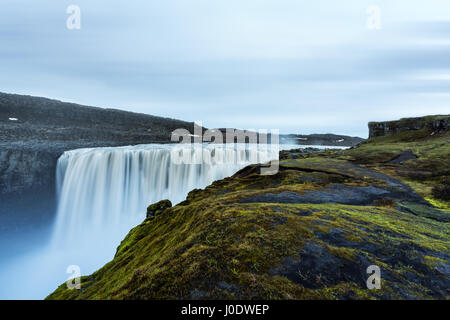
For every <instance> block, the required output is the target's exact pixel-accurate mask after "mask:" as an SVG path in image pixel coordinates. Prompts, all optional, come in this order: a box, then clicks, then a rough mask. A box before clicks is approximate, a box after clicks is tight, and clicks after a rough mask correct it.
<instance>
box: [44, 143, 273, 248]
mask: <svg viewBox="0 0 450 320" xmlns="http://www.w3.org/2000/svg"><path fill="white" fill-rule="evenodd" d="M180 149H181V150H182V151H183V152H184V155H185V156H186V155H189V158H188V160H186V161H182V160H180V159H179V156H178V155H179V154H178V153H176V152H175V150H177V151H179V150H180ZM205 152H206V153H205ZM205 154H212V155H213V157H212V159H211V158H207V157H205ZM277 156H278V149H271V148H266V147H264V148H263V147H260V146H258V145H230V146H226V145H218V144H209V145H138V146H129V147H115V148H92V149H79V150H72V151H67V152H65V153H64V154H63V155H62V156H61V157H60V159H59V161H58V165H57V189H58V197H59V204H58V212H57V220H56V224H55V230H54V236H53V243H54V245H56V246H59V247H60V248H67V249H69V250H71V249H72V248H78V249H81V248H84V249H83V251H84V252H85V254H86V255H89V254H88V252H89V253H92V254H94V255H95V256H96V257H99V256H102V255H103V253H106V254H107V255H109V256H111V253H112V251H113V250H114V249H115V247H116V246H117V245H118V244H119V241H120V240H121V239H122V238H123V237H124V235H125V234H126V232H128V231H129V230H130V228H131V227H132V226H134V225H136V224H138V223H140V222H141V221H142V220H143V219H144V217H145V213H146V207H147V206H148V205H149V204H152V203H154V202H157V201H159V200H163V199H169V200H171V201H172V203H173V204H176V203H178V202H181V201H183V200H184V199H185V198H186V196H187V194H188V192H189V191H191V190H193V189H196V188H204V187H206V186H207V185H209V184H211V183H212V182H213V181H215V180H218V179H222V178H224V177H227V176H230V175H232V174H234V173H235V172H236V171H238V170H239V169H241V168H243V167H245V166H246V165H248V164H249V163H264V162H268V161H270V160H272V159H275V158H277ZM175 158H176V159H175ZM107 248H109V249H107ZM105 251H107V252H105Z"/></svg>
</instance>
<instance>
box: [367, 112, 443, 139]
mask: <svg viewBox="0 0 450 320" xmlns="http://www.w3.org/2000/svg"><path fill="white" fill-rule="evenodd" d="M420 129H428V130H429V131H430V133H437V132H441V131H445V130H449V129H450V115H439V116H428V117H420V118H404V119H400V120H397V121H385V122H369V138H375V137H381V136H388V135H392V134H398V133H402V132H406V131H411V130H420Z"/></svg>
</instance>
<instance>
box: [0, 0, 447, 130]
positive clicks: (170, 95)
mask: <svg viewBox="0 0 450 320" xmlns="http://www.w3.org/2000/svg"><path fill="white" fill-rule="evenodd" d="M71 4H75V5H78V6H79V7H80V9H81V29H80V30H69V29H67V27H66V20H67V18H68V17H69V14H67V13H66V10H67V7H68V6H69V5H71ZM370 5H377V6H378V7H379V8H380V9H381V16H380V17H381V20H380V21H381V29H379V30H372V29H369V28H368V25H367V20H368V18H369V15H368V14H367V8H368V7H369V6H370ZM0 91H3V92H8V93H20V94H30V95H37V96H45V97H49V98H56V99H60V100H65V101H71V102H77V103H81V104H87V105H93V106H99V107H113V108H119V109H125V110H130V111H136V112H143V113H148V114H153V115H161V116H168V117H172V118H178V119H182V120H190V121H193V120H199V121H202V122H203V124H204V125H205V126H206V127H209V128H212V127H238V128H244V129H250V128H254V129H258V128H265V129H280V130H281V132H284V133H328V132H333V133H341V134H350V135H359V136H362V137H366V136H367V122H368V121H371V120H389V119H396V118H400V117H406V116H420V115H426V114H440V113H441V114H442V113H446V114H448V113H450V99H449V98H450V2H449V1H448V0H427V1H423V0H396V1H392V0H378V1H377V0H374V1H366V0H341V1H335V0H328V1H325V0H314V1H313V0H310V1H303V0H158V1H155V0H152V1H142V0H140V1H138V0H127V1H106V0H95V1H92V0H71V1H65V0H53V1H50V0H35V1H29V0H27V1H24V0H1V7H0Z"/></svg>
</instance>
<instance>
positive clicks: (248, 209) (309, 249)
mask: <svg viewBox="0 0 450 320" xmlns="http://www.w3.org/2000/svg"><path fill="white" fill-rule="evenodd" d="M426 130H427V129H423V130H422V131H421V132H413V133H409V134H405V133H402V134H401V135H397V136H395V135H394V136H389V137H380V138H376V139H371V140H369V141H367V142H366V143H364V144H362V145H360V146H359V147H357V148H353V149H350V150H347V151H327V152H322V153H317V154H312V155H311V154H309V153H305V154H303V153H302V152H300V151H291V152H283V153H282V155H281V156H282V160H280V171H279V172H278V174H276V175H274V176H261V175H259V168H258V166H256V165H255V166H250V167H247V168H245V169H243V170H241V171H240V172H238V173H237V174H235V175H234V176H233V177H230V178H227V179H224V180H221V181H217V182H215V183H213V184H212V185H211V186H209V187H207V188H206V189H205V190H194V191H192V192H191V193H190V194H189V196H188V198H187V200H186V201H184V202H183V203H181V204H179V205H177V206H175V207H171V208H167V206H166V205H165V206H164V210H162V211H161V210H160V211H158V214H153V215H152V214H150V215H149V217H148V218H147V219H146V220H145V221H144V222H143V223H142V224H141V225H139V226H137V227H136V228H134V229H133V230H131V231H130V233H129V234H128V235H127V237H126V238H125V239H124V240H123V241H122V243H121V244H120V246H119V248H118V249H117V254H116V256H115V258H114V259H113V260H112V261H111V262H109V263H108V264H106V265H105V266H104V267H103V268H101V269H100V270H98V271H97V272H95V273H94V274H92V275H90V276H86V277H83V278H82V288H81V290H68V289H67V288H66V286H65V284H63V285H61V286H60V287H59V288H58V289H57V290H56V291H55V292H54V293H52V294H51V295H50V296H49V297H48V298H49V299H183V298H188V299H189V298H191V299H199V298H200V299H228V298H231V299H253V298H258V299H370V298H378V299H393V298H395V299H415V298H437V299H448V298H450V292H449V288H450V280H449V279H450V231H449V221H450V219H449V217H450V212H449V211H448V210H447V209H448V208H449V207H448V205H449V203H448V201H447V200H445V199H443V198H445V197H441V196H439V197H435V196H434V195H433V194H434V193H433V188H436V186H440V185H441V181H443V179H445V178H444V177H445V176H447V177H448V175H449V168H448V163H449V159H450V148H449V142H450V136H449V133H448V132H441V133H437V134H434V135H432V136H431V135H430V134H431V133H430V132H426ZM424 197H425V198H426V199H428V200H426V199H424ZM157 207H158V208H159V206H157ZM152 210H153V209H152ZM370 265H377V266H379V267H380V268H381V276H382V282H381V289H380V290H368V289H367V287H366V280H367V278H368V276H369V275H368V274H367V273H366V269H367V267H368V266H370Z"/></svg>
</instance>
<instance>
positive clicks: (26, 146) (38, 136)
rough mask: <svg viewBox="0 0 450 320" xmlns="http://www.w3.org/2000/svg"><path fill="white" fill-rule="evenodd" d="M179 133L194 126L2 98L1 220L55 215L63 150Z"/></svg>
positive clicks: (40, 100) (42, 100)
mask: <svg viewBox="0 0 450 320" xmlns="http://www.w3.org/2000/svg"><path fill="white" fill-rule="evenodd" d="M178 128H184V129H187V130H189V131H190V132H193V123H189V122H184V121H178V120H173V119H167V118H161V117H154V116H149V115H145V114H137V113H132V112H126V111H120V110H114V109H102V108H95V107H87V106H81V105H77V104H73V103H64V102H61V101H56V100H50V99H45V98H37V97H30V96H21V95H12V94H4V93H0V203H1V206H0V219H1V221H2V222H4V221H5V219H7V218H8V217H9V218H11V217H10V216H11V215H13V216H14V219H9V218H8V219H7V220H22V221H25V220H27V221H28V220H30V217H33V216H35V215H37V214H39V215H41V216H42V215H44V216H46V215H47V212H48V211H54V207H55V196H54V195H55V190H54V185H55V168H56V162H57V159H58V158H59V156H60V155H61V154H62V153H63V152H64V151H66V150H72V149H77V148H86V147H107V146H120V145H134V144H144V143H168V142H170V138H171V133H172V131H173V130H175V129H178ZM37 212H38V213H37ZM42 212H46V214H43V213H42ZM19 215H23V219H20V217H18V216H19ZM16 218H18V219H16ZM18 223H19V224H21V222H18ZM4 226H5V223H1V224H0V228H4Z"/></svg>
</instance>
